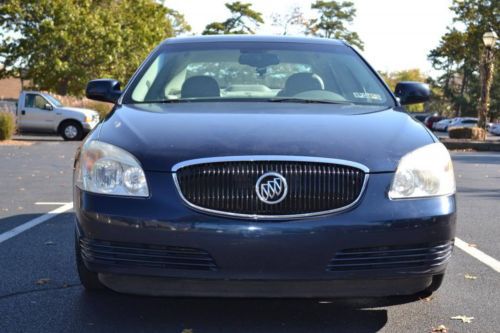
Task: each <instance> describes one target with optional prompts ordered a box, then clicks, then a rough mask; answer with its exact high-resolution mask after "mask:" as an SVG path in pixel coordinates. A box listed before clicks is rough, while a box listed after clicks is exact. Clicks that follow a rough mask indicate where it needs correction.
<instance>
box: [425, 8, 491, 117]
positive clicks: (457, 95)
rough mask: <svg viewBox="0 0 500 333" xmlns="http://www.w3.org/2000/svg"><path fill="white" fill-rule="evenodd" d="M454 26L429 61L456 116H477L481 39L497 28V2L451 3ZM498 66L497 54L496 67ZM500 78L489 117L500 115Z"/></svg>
mask: <svg viewBox="0 0 500 333" xmlns="http://www.w3.org/2000/svg"><path fill="white" fill-rule="evenodd" d="M450 9H451V10H452V11H453V13H454V15H455V16H454V19H453V21H454V25H453V26H451V27H449V28H448V31H447V32H446V34H445V35H443V36H442V37H441V40H440V42H439V45H438V46H437V47H436V48H435V49H433V50H431V51H430V53H429V55H428V58H429V60H430V61H431V62H432V65H433V67H434V68H435V69H437V70H440V71H443V74H442V75H441V76H440V77H439V78H438V80H437V83H438V84H439V85H440V86H441V88H442V89H443V93H444V96H445V97H446V98H447V99H448V100H449V101H450V102H451V103H452V105H453V108H454V110H455V112H454V113H455V116H464V115H470V116H473V115H477V108H478V101H479V95H480V91H481V84H480V80H479V63H480V59H481V58H480V57H481V54H482V53H483V48H484V46H483V42H482V35H483V34H484V33H485V32H486V31H490V30H491V29H496V31H497V32H498V27H499V26H500V22H499V16H498V13H499V11H500V8H499V6H498V0H453V2H452V5H451V7H450ZM498 65H500V52H497V53H496V59H495V66H496V68H498V67H497V66H498ZM499 87H500V75H495V77H494V81H493V85H492V88H491V101H490V117H498V116H499V114H500V95H499V94H498V93H495V92H498V90H499V89H500V88H499Z"/></svg>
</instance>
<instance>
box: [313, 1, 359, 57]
mask: <svg viewBox="0 0 500 333" xmlns="http://www.w3.org/2000/svg"><path fill="white" fill-rule="evenodd" d="M311 9H313V10H315V11H316V12H317V14H318V15H319V17H317V18H314V19H311V20H309V21H308V22H307V23H306V34H308V35H313V36H318V37H324V38H337V39H343V40H345V41H347V42H348V43H350V44H352V45H356V46H357V47H359V48H360V49H361V50H362V49H363V42H362V41H361V39H360V37H359V35H358V34H357V33H356V32H352V31H349V30H348V29H347V25H348V24H350V23H351V22H352V21H353V20H354V17H355V16H356V8H354V4H353V3H352V2H350V1H343V2H338V1H322V0H317V1H316V2H314V3H313V4H312V5H311Z"/></svg>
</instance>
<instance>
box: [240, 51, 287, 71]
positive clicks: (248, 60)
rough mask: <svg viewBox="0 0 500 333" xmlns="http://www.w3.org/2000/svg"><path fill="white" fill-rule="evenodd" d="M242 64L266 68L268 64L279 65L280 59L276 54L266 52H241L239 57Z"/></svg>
mask: <svg viewBox="0 0 500 333" xmlns="http://www.w3.org/2000/svg"><path fill="white" fill-rule="evenodd" d="M239 63H240V64H241V65H248V66H251V67H255V68H266V67H267V66H272V65H277V64H279V63H280V60H279V58H278V56H277V55H276V54H273V53H264V52H259V53H257V52H254V53H252V52H249V53H241V55H240V58H239Z"/></svg>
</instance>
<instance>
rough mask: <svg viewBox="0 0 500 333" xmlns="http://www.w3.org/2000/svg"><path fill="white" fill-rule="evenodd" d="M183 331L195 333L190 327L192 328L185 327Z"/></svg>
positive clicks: (184, 332) (183, 332)
mask: <svg viewBox="0 0 500 333" xmlns="http://www.w3.org/2000/svg"><path fill="white" fill-rule="evenodd" d="M181 333H193V330H192V329H190V328H185V329H183V330H182V332H181Z"/></svg>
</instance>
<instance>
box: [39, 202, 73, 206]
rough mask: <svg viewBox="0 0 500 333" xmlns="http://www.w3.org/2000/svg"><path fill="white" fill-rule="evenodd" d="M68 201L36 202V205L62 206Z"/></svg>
mask: <svg viewBox="0 0 500 333" xmlns="http://www.w3.org/2000/svg"><path fill="white" fill-rule="evenodd" d="M65 204H66V202H35V205H37V206H44V205H49V206H62V205H65Z"/></svg>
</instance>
